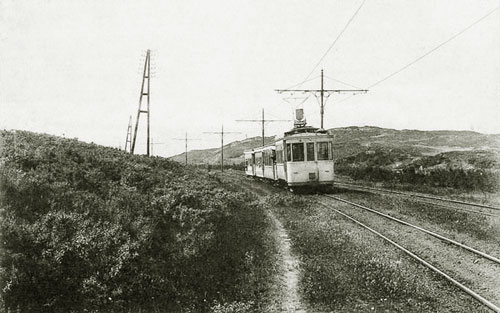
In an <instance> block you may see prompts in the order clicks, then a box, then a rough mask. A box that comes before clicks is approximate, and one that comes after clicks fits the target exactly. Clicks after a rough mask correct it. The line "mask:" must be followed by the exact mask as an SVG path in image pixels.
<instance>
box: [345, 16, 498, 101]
mask: <svg viewBox="0 0 500 313" xmlns="http://www.w3.org/2000/svg"><path fill="white" fill-rule="evenodd" d="M499 9H500V6H498V7H496V8H494V9H493V10H491V11H489V12H488V13H487V14H485V15H483V16H482V17H480V18H479V19H477V20H476V21H474V22H473V23H472V24H470V25H469V26H467V27H465V28H464V29H462V30H461V31H459V32H457V33H456V34H454V35H453V36H451V37H449V38H448V39H446V40H445V41H443V42H441V43H440V44H438V45H437V46H435V47H434V48H432V49H431V50H429V51H427V52H425V53H424V54H422V55H421V56H419V57H417V58H416V59H414V60H413V61H411V62H409V63H407V64H406V65H405V66H403V67H401V68H400V69H398V70H396V71H394V72H392V73H391V74H389V75H387V76H385V77H384V78H382V79H380V80H378V81H376V82H375V83H373V84H371V85H369V86H368V87H366V88H365V89H370V88H373V87H375V86H377V85H379V84H381V83H383V82H385V81H386V80H388V79H390V78H392V77H393V76H395V75H397V74H399V73H401V72H403V71H404V70H406V69H407V68H409V67H410V66H412V65H414V64H415V63H417V62H418V61H420V60H422V59H424V58H425V57H427V56H429V55H430V54H432V53H433V52H435V51H436V50H438V49H439V48H441V47H443V46H444V45H446V44H447V43H449V42H450V41H452V40H454V39H455V38H457V37H459V36H460V35H462V34H463V33H465V32H466V31H468V30H469V29H471V28H472V27H474V26H476V25H477V24H479V23H480V22H482V21H483V20H485V19H486V18H487V17H489V16H490V15H492V14H493V13H494V12H495V11H497V10H499ZM354 96H355V95H354V94H353V95H351V96H349V97H347V98H345V99H342V100H340V101H337V103H340V102H344V101H347V100H348V99H350V98H352V97H354Z"/></svg>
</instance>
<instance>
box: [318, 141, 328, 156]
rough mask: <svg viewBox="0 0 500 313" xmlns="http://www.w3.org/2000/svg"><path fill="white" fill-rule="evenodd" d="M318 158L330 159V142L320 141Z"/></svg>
mask: <svg viewBox="0 0 500 313" xmlns="http://www.w3.org/2000/svg"><path fill="white" fill-rule="evenodd" d="M318 160H328V142H318Z"/></svg>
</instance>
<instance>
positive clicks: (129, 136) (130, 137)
mask: <svg viewBox="0 0 500 313" xmlns="http://www.w3.org/2000/svg"><path fill="white" fill-rule="evenodd" d="M131 140H132V115H130V117H129V118H128V128H127V138H126V139H125V152H127V146H128V147H129V149H130V143H131Z"/></svg>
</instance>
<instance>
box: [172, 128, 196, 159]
mask: <svg viewBox="0 0 500 313" xmlns="http://www.w3.org/2000/svg"><path fill="white" fill-rule="evenodd" d="M172 139H173V140H184V141H185V148H186V151H185V152H184V153H185V154H186V165H188V141H191V140H200V139H199V138H188V133H187V132H186V137H185V138H172Z"/></svg>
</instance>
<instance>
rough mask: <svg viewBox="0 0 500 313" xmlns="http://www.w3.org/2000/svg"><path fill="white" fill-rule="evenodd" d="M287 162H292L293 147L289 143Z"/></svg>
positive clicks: (287, 146) (287, 145)
mask: <svg viewBox="0 0 500 313" xmlns="http://www.w3.org/2000/svg"><path fill="white" fill-rule="evenodd" d="M286 160H287V161H288V162H290V161H292V145H291V144H289V143H287V144H286Z"/></svg>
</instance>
